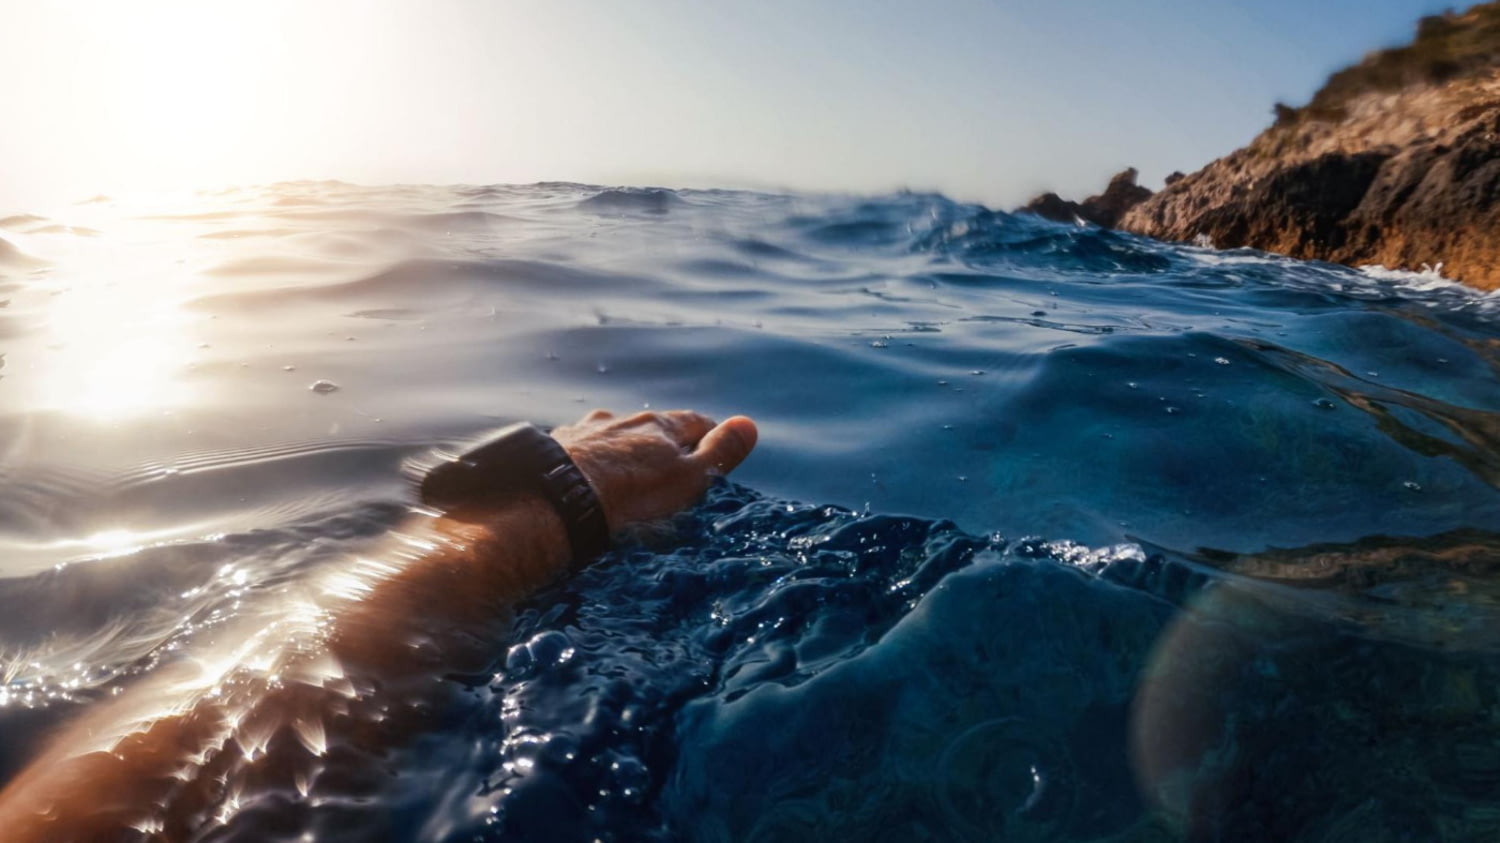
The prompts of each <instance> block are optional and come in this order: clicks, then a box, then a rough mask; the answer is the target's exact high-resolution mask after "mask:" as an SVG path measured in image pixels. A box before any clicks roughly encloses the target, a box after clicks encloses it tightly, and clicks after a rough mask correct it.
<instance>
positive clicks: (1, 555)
mask: <svg viewBox="0 0 1500 843" xmlns="http://www.w3.org/2000/svg"><path fill="white" fill-rule="evenodd" d="M9 210H15V211H16V213H15V214H14V215H11V216H5V217H3V218H0V664H3V679H4V685H3V688H0V778H8V777H10V776H12V775H14V774H15V772H16V771H17V770H18V769H19V768H20V767H21V766H22V765H24V764H25V762H26V760H27V758H28V757H30V755H31V753H33V752H35V751H36V749H37V748H38V746H39V745H40V744H41V742H42V740H43V738H44V736H45V735H46V734H47V732H48V730H50V729H53V728H55V727H56V725H57V724H59V723H61V722H64V721H66V720H67V719H68V718H70V717H73V716H75V715H77V714H78V713H79V712H80V711H83V710H86V709H87V708H88V707H90V706H91V705H95V704H98V703H99V701H101V700H104V699H107V698H109V697H111V696H113V695H115V694H117V693H122V692H124V691H126V690H128V689H129V688H130V686H132V685H133V684H135V683H137V682H139V681H141V680H142V679H143V678H144V677H149V676H151V675H152V674H153V673H154V672H156V671H159V670H161V669H162V666H163V665H168V664H173V663H180V662H182V661H183V660H191V659H194V658H198V657H200V656H199V655H198V654H200V653H202V652H205V651H207V650H210V649H212V648H213V647H214V646H215V639H216V636H219V635H220V634H221V633H222V632H223V631H224V630H227V629H232V628H234V621H235V620H236V619H239V618H242V617H244V616H245V614H246V613H247V612H250V611H252V609H251V608H250V607H260V608H257V609H254V611H263V610H264V607H265V606H268V605H274V604H275V602H276V600H277V597H278V595H281V594H284V593H286V592H287V591H288V590H289V589H293V588H295V587H296V586H297V584H298V583H301V582H304V581H306V580H307V578H309V577H311V576H313V575H315V574H317V573H318V572H320V571H327V570H330V569H331V568H334V567H336V566H339V565H342V564H346V563H347V561H348V559H349V558H350V557H351V556H352V555H353V554H357V553H361V552H366V551H368V549H369V548H371V547H376V546H378V544H379V539H380V537H381V535H382V534H384V533H385V532H386V531H388V530H390V529H391V528H392V527H393V526H394V525H396V524H397V523H398V522H399V521H400V520H401V518H402V516H403V515H404V514H405V513H406V512H407V511H408V507H409V505H410V501H411V494H410V488H409V481H408V480H407V479H406V478H405V477H404V476H403V472H402V466H403V465H404V464H405V463H406V462H407V461H408V460H414V459H420V458H422V457H424V456H425V455H428V454H430V453H431V452H432V450H433V449H434V448H437V447H442V446H451V445H453V444H454V443H458V442H463V441H466V440H469V439H471V438H472V437H474V436H476V435H480V434H482V433H483V432H485V431H487V430H490V429H493V428H495V427H498V426H500V425H502V424H505V423H508V422H511V421H515V420H522V419H527V420H533V421H536V422H538V423H542V424H548V425H555V424H562V423H566V422H568V421H571V420H573V419H574V418H576V417H578V416H579V415H581V414H582V413H583V412H585V411H587V410H589V409H591V408H594V407H606V408H611V409H614V410H616V411H627V410H630V411H633V410H638V409H642V408H649V409H666V408H676V407H688V408H693V409H697V410H700V411H703V412H706V413H709V414H712V415H715V416H719V417H724V416H728V415H730V414H734V413H745V414H747V415H750V416H752V417H754V418H755V419H756V420H757V421H758V422H759V423H760V427H761V442H760V446H759V448H758V449H757V451H756V452H755V454H754V455H753V456H752V457H751V459H750V460H749V462H747V463H746V464H745V465H744V466H743V467H742V468H741V470H740V471H738V472H736V474H735V475H734V476H733V478H732V482H728V481H722V482H720V483H719V485H717V486H716V487H715V488H714V490H713V491H712V492H711V494H710V495H709V498H708V499H707V501H705V503H704V504H703V505H702V506H701V507H699V508H697V509H695V510H694V511H692V512H690V513H687V514H684V515H682V516H681V517H679V518H677V519H675V521H673V522H672V523H671V524H669V525H662V526H661V527H660V528H659V529H657V530H655V531H653V532H652V533H650V534H649V535H645V536H642V537H638V538H637V539H634V540H632V542H631V543H630V544H627V545H626V546H624V547H621V548H620V549H618V550H617V551H616V552H614V553H612V554H611V555H609V556H608V557H606V558H605V559H604V560H602V561H601V562H600V563H598V564H597V565H595V566H593V567H592V568H590V569H588V570H587V571H585V572H584V573H582V574H581V575H579V576H577V577H575V578H573V579H572V580H570V581H568V582H564V583H560V584H558V585H556V586H555V587H553V588H551V589H549V590H548V591H547V592H545V593H543V594H541V595H538V596H537V597H536V598H535V599H533V600H531V601H530V602H528V603H526V604H525V605H523V606H522V607H520V609H519V610H518V611H517V613H516V615H515V619H514V621H513V623H512V624H511V626H510V629H509V632H508V634H507V635H506V636H504V637H502V638H499V639H497V640H494V641H493V642H488V645H487V646H489V648H490V666H489V667H488V668H486V669H484V670H482V671H478V672H475V673H473V674H464V675H442V676H433V677H430V680H431V681H430V682H429V683H428V684H429V686H430V687H429V689H428V691H427V692H426V693H427V694H428V697H427V698H426V700H425V702H424V703H423V707H422V708H421V711H423V712H425V716H424V719H423V720H422V723H423V725H422V727H421V728H420V729H417V730H415V731H413V732H412V733H411V734H408V735H405V736H404V737H403V739H402V740H400V741H397V742H396V743H395V744H394V745H393V746H387V747H385V748H383V749H381V750H380V752H379V753H378V754H376V755H375V756H370V755H368V754H366V755H360V754H358V753H357V752H355V750H356V749H357V747H350V746H345V745H344V743H345V742H348V741H353V738H350V737H347V736H345V737H341V736H339V735H337V734H334V735H331V736H329V737H328V738H327V741H326V745H325V744H318V745H308V746H307V747H306V751H307V752H309V753H311V754H313V755H316V756H318V757H319V764H318V765H316V766H315V767H314V768H312V769H314V771H315V772H314V774H313V775H312V776H311V778H307V779H298V780H297V781H296V782H295V784H291V783H287V782H279V781H275V780H270V779H267V780H264V781H255V780H246V782H242V783H241V785H239V786H238V789H237V791H236V792H235V794H234V798H233V799H232V800H230V801H229V802H227V803H226V804H224V805H222V806H220V808H221V810H220V811H218V812H217V813H216V814H215V815H214V819H213V820H212V821H211V822H207V823H206V824H205V825H204V827H203V828H202V829H201V830H200V833H199V835H198V837H196V838H194V839H201V840H216V841H217V840H286V841H339V840H406V839H411V840H433V841H470V840H525V841H574V840H577V841H586V840H605V841H636V840H641V841H672V840H685V841H804V840H806V841H820V842H821V841H829V840H863V841H921V840H943V841H946V840H954V841H999V840H1006V841H1008V840H1021V841H1037V840H1059V841H1174V840H1214V841H1239V840H1245V841H1249V840H1295V841H1353V840H1360V841H1429V840H1474V841H1480V840H1484V841H1493V840H1495V839H1497V838H1500V532H1497V531H1500V492H1497V486H1500V323H1497V318H1500V298H1497V297H1495V296H1487V295H1483V294H1479V293H1476V292H1473V291H1470V290H1467V289H1465V288H1463V287H1460V286H1458V285H1456V284H1453V283H1451V282H1449V281H1446V280H1445V279H1443V278H1442V276H1441V274H1440V273H1439V272H1438V271H1432V272H1427V273H1422V274H1412V273H1398V272H1388V271H1384V270H1379V269H1363V270H1356V269H1348V268H1344V267H1338V266H1331V265H1326V264H1318V263H1306V262H1299V261H1293V260H1289V259H1283V258H1279V257H1274V256H1269V255H1265V254H1261V253H1256V252H1251V251H1243V250H1237V251H1218V250H1214V249H1213V248H1211V247H1209V246H1207V245H1204V246H1178V245H1165V244H1161V243H1156V242H1152V241H1147V240H1143V239H1139V238H1135V237H1131V236H1128V235H1124V234H1118V233H1113V232H1108V231H1102V230H1098V229H1095V228H1090V227H1081V226H1072V225H1060V224H1054V223H1049V222H1044V221H1041V220H1039V219H1035V218H1030V217H1025V216H1015V215H1011V214H1006V213H1001V212H997V211H993V210H989V209H986V208H983V207H979V206H976V205H968V204H962V203H958V202H954V201H950V200H949V199H947V198H944V197H943V196H939V195H931V194H917V193H902V194H893V195H885V196H868V197H860V196H826V195H782V194H771V193H756V192H739V191H682V190H664V189H638V188H601V187H593V186H587V185H579V184H562V183H552V184H537V185H529V186H481V187H467V186H458V187H431V186H396V187H360V186H354V185H348V184H342V183H335V182H299V183H288V184H278V185H273V186H269V187H253V188H242V189H229V190H224V191H219V192H211V193H201V194H196V195H183V196H175V197H156V198H153V199H149V200H132V199H125V198H119V199H113V198H110V197H97V198H95V199H93V200H90V201H88V202H85V203H81V204H77V205H69V206H63V207H61V208H60V209H57V210H53V211H48V212H46V213H22V211H24V210H26V209H7V211H6V212H7V213H8V212H9ZM434 612H435V613H437V612H440V607H435V608H434ZM370 693H372V694H376V695H378V694H379V693H380V690H379V688H378V687H377V688H375V689H374V690H373V691H370ZM345 750H347V752H346V751H345ZM341 753H342V754H341ZM351 758H352V759H355V761H351V760H349V759H351ZM341 759H342V760H341ZM359 759H363V760H359ZM356 762H357V763H356Z"/></svg>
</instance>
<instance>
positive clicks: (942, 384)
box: [938, 380, 948, 386]
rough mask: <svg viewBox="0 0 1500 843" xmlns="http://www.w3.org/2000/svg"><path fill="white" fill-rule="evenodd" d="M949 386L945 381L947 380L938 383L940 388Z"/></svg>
mask: <svg viewBox="0 0 1500 843" xmlns="http://www.w3.org/2000/svg"><path fill="white" fill-rule="evenodd" d="M947 385H948V382H947V381H945V380H939V381H938V386H947Z"/></svg>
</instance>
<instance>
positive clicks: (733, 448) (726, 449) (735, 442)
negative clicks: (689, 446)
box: [689, 416, 760, 474]
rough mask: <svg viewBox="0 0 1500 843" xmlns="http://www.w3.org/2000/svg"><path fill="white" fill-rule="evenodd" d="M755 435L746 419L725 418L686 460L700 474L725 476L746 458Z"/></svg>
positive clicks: (751, 422)
mask: <svg viewBox="0 0 1500 843" xmlns="http://www.w3.org/2000/svg"><path fill="white" fill-rule="evenodd" d="M759 435H760V434H759V431H757V430H756V428H755V422H753V421H751V420H750V419H749V418H748V417H746V416H735V417H734V418H730V419H725V420H724V423H723V424H720V425H719V426H718V427H715V428H714V429H712V430H710V431H709V432H708V433H707V434H705V435H704V436H703V441H701V442H699V443H698V448H697V450H695V451H693V453H692V455H691V456H690V457H689V459H691V460H692V461H693V462H695V463H697V464H698V465H699V467H701V468H702V469H703V470H704V471H708V472H712V473H715V474H728V473H729V472H731V471H733V470H734V469H735V466H738V465H739V464H740V463H742V462H744V461H745V457H748V456H750V451H751V450H752V449H754V448H755V440H756V439H757V437H758V436H759Z"/></svg>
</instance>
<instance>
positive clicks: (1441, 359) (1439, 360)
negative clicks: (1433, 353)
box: [1438, 357, 1448, 363]
mask: <svg viewBox="0 0 1500 843" xmlns="http://www.w3.org/2000/svg"><path fill="white" fill-rule="evenodd" d="M1438 362H1439V363H1447V362H1448V358H1446V357H1439V358H1438Z"/></svg>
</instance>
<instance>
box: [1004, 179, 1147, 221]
mask: <svg viewBox="0 0 1500 843" xmlns="http://www.w3.org/2000/svg"><path fill="white" fill-rule="evenodd" d="M1139 175H1140V174H1139V173H1137V172H1136V169H1135V168H1134V167H1131V168H1129V169H1127V170H1124V171H1122V172H1119V173H1116V174H1115V177H1114V178H1112V179H1110V180H1109V186H1108V187H1106V188H1105V189H1104V192H1103V193H1101V194H1099V195H1097V196H1090V197H1089V198H1087V199H1085V200H1083V202H1081V203H1080V202H1070V201H1068V200H1066V199H1063V198H1062V197H1061V196H1058V195H1057V194H1056V193H1043V194H1042V195H1041V196H1038V197H1036V198H1035V199H1033V200H1031V201H1030V202H1027V203H1026V204H1025V205H1024V206H1022V207H1021V208H1020V209H1019V210H1020V211H1021V212H1023V213H1028V214H1036V215H1037V216H1039V217H1043V218H1045V219H1049V220H1056V221H1057V222H1073V221H1074V220H1084V221H1085V222H1091V223H1093V224H1094V225H1098V226H1102V227H1104V228H1114V227H1115V226H1116V225H1117V224H1118V223H1119V221H1120V218H1121V217H1123V216H1124V215H1125V212H1126V211H1129V210H1130V209H1131V208H1133V207H1135V206H1136V205H1138V204H1140V203H1141V202H1144V201H1145V200H1147V199H1149V198H1151V191H1150V190H1147V189H1146V188H1144V187H1141V186H1140V185H1138V184H1136V183H1135V180H1136V178H1137V177H1138V176H1139Z"/></svg>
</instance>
